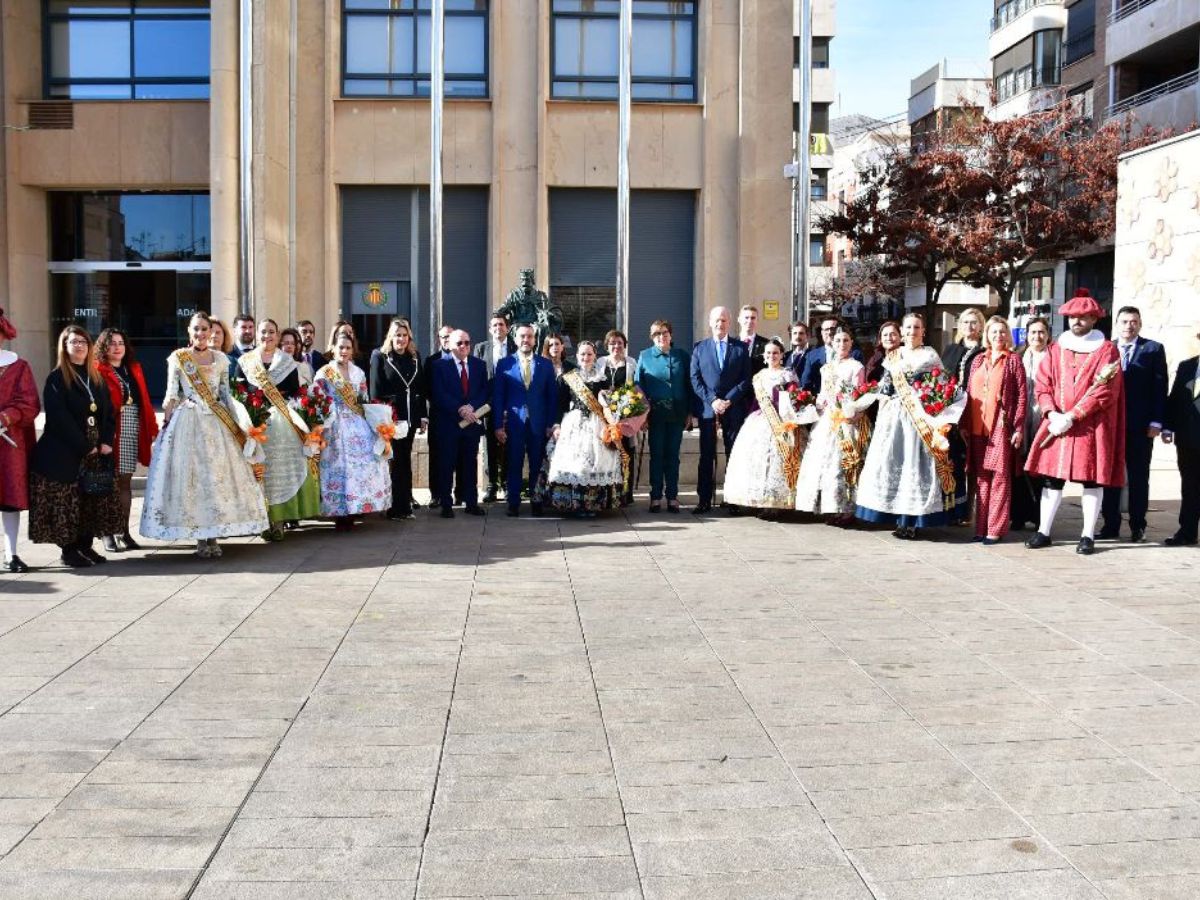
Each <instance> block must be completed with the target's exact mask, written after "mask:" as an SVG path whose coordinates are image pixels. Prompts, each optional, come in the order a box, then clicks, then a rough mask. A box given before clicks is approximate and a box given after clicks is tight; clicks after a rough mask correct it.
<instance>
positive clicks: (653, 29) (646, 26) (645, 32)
mask: <svg viewBox="0 0 1200 900" xmlns="http://www.w3.org/2000/svg"><path fill="white" fill-rule="evenodd" d="M633 74H634V75H637V76H645V77H659V78H686V77H688V76H689V75H691V74H692V23H691V22H682V21H674V22H672V21H668V20H665V19H648V20H643V21H639V22H637V23H636V24H635V27H634V29H633Z"/></svg>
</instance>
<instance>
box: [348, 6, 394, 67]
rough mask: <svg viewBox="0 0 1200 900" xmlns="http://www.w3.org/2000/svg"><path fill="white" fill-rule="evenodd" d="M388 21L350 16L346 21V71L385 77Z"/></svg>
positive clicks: (375, 17) (387, 54) (387, 50)
mask: <svg viewBox="0 0 1200 900" xmlns="http://www.w3.org/2000/svg"><path fill="white" fill-rule="evenodd" d="M390 56H391V54H390V51H389V49H388V20H387V19H386V18H380V17H377V16H350V17H347V19H346V71H347V72H364V73H370V74H372V75H386V74H387V73H388V72H389V71H390V68H389V66H388V60H389V58H390Z"/></svg>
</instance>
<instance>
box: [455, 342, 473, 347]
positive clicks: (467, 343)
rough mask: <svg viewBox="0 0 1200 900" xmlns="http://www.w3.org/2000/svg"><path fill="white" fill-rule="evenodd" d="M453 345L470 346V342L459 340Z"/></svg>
mask: <svg viewBox="0 0 1200 900" xmlns="http://www.w3.org/2000/svg"><path fill="white" fill-rule="evenodd" d="M454 346H455V347H470V346H471V342H470V341H459V342H458V343H457V344H455V345H454Z"/></svg>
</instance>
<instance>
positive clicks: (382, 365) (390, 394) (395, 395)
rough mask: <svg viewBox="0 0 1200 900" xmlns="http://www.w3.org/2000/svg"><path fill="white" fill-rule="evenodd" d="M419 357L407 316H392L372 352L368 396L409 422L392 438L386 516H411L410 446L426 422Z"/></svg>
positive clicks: (423, 382) (422, 378)
mask: <svg viewBox="0 0 1200 900" xmlns="http://www.w3.org/2000/svg"><path fill="white" fill-rule="evenodd" d="M422 368H423V367H422V366H421V357H420V356H419V355H418V354H417V348H416V347H414V346H413V342H412V329H411V328H410V327H409V324H408V321H407V320H406V319H393V320H392V324H391V326H390V327H389V328H388V333H387V336H386V337H385V338H384V339H383V346H382V347H380V348H379V349H378V350H375V351H374V352H373V353H372V354H371V367H370V390H371V399H372V400H377V401H379V402H380V403H389V404H391V407H392V410H393V412H394V413H395V416H396V419H397V420H399V421H401V422H407V423H408V434H406V435H405V436H404V437H402V438H399V439H396V440H393V441H392V458H391V460H390V461H389V463H388V465H389V467H390V468H391V472H392V508H391V509H389V510H388V512H387V517H388V518H389V519H411V518H413V512H412V447H413V438H414V437H415V436H416V433H417V431H418V430H420V431H424V430H425V428H426V426H427V425H428V424H429V413H428V412H427V407H426V401H425V392H424V385H425V378H424V377H423V376H424V373H423V371H422Z"/></svg>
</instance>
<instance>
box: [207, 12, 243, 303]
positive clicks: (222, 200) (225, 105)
mask: <svg viewBox="0 0 1200 900" xmlns="http://www.w3.org/2000/svg"><path fill="white" fill-rule="evenodd" d="M238 8H239V3H238V0H212V7H211V16H212V24H211V29H212V41H211V46H212V50H211V65H212V70H211V73H210V75H209V78H210V87H209V91H210V100H209V104H208V123H209V150H208V159H209V209H210V211H211V212H210V215H211V226H210V227H211V229H212V282H211V284H212V287H211V291H212V297H211V304H210V308H211V311H212V313H213V315H215V316H216V317H217V318H219V319H221V320H222V321H223V322H225V324H226V325H231V324H232V322H233V318H234V316H236V315H237V314H238V313H239V312H240V310H239V308H238V306H239V304H238V272H239V269H240V261H239V254H238V248H239V223H240V213H239V206H238V160H239V158H240V154H239V150H238V15H239V12H238Z"/></svg>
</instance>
